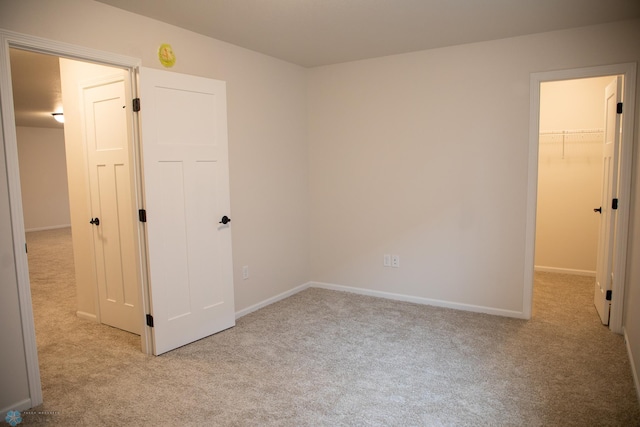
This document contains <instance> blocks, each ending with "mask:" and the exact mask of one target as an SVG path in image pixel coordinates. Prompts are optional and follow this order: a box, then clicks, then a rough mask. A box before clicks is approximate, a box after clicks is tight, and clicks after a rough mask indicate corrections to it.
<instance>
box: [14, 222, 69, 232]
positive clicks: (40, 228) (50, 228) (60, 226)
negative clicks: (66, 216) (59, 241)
mask: <svg viewBox="0 0 640 427" xmlns="http://www.w3.org/2000/svg"><path fill="white" fill-rule="evenodd" d="M60 228H71V224H62V225H51V226H48V227H36V228H27V229H25V230H24V232H25V233H30V232H32V231H47V230H58V229H60Z"/></svg>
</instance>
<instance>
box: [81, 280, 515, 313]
mask: <svg viewBox="0 0 640 427" xmlns="http://www.w3.org/2000/svg"><path fill="white" fill-rule="evenodd" d="M308 288H320V289H328V290H331V291H341V292H350V293H352V294H359V295H367V296H371V297H376V298H386V299H391V300H395V301H405V302H412V303H415V304H422V305H432V306H435V307H443V308H452V309H454V310H462V311H471V312H474V313H485V314H492V315H494V316H503V317H513V318H516V319H526V318H527V317H526V316H525V315H524V313H523V312H521V311H513V310H504V309H501V308H493V307H485V306H481V305H472V304H462V303H456V302H450V301H442V300H435V299H430V298H422V297H415V296H411V295H403V294H394V293H391V292H383V291H374V290H371V289H364V288H354V287H351V286H343V285H336V284H333V283H322V282H307V283H304V284H302V285H300V286H296V287H295V288H293V289H290V290H288V291H286V292H283V293H281V294H278V295H276V296H274V297H271V298H267V299H266V300H264V301H261V302H259V303H257V304H254V305H252V306H250V307H247V308H244V309H242V310H239V311H236V320H237V319H239V318H241V317H242V316H246V315H247V314H249V313H252V312H254V311H257V310H260V309H261V308H264V307H266V306H268V305H271V304H273V303H275V302H278V301H281V300H283V299H285V298H288V297H290V296H292V295H295V294H297V293H298V292H301V291H304V290H305V289H308ZM78 316H80V312H78ZM80 317H82V316H80ZM93 317H94V319H95V316H93Z"/></svg>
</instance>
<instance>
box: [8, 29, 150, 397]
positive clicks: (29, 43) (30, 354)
mask: <svg viewBox="0 0 640 427" xmlns="http://www.w3.org/2000/svg"><path fill="white" fill-rule="evenodd" d="M9 48H18V49H23V50H29V51H33V52H38V53H43V54H48V55H55V56H62V57H66V58H71V59H77V60H80V61H88V62H96V63H100V64H103V65H107V66H114V67H120V68H125V69H127V70H129V73H130V76H131V85H132V88H131V89H132V96H133V97H134V98H135V97H137V96H138V83H137V82H138V78H137V77H138V69H139V67H140V64H141V60H140V59H138V58H132V57H128V56H123V55H117V54H113V53H109V52H103V51H99V50H95V49H89V48H86V47H81V46H75V45H71V44H68V43H63V42H57V41H53V40H49V39H44V38H40V37H35V36H30V35H26V34H21V33H16V32H13V31H7V30H3V29H0V108H1V111H2V128H1V129H2V134H3V135H4V148H5V154H6V163H7V179H8V186H9V202H10V209H11V230H12V233H13V236H14V242H13V243H14V248H13V251H14V255H15V262H16V271H17V281H18V298H19V304H20V316H21V320H22V336H23V339H24V346H25V354H26V365H27V375H28V378H29V396H30V400H31V401H30V404H31V406H37V405H39V404H41V403H42V384H41V381H40V369H39V367H38V349H37V346H36V335H35V326H34V320H33V308H32V305H31V290H30V287H29V286H30V285H29V266H28V263H27V254H26V253H25V241H24V237H21V236H24V235H25V229H24V219H23V209H22V196H21V192H20V173H19V169H18V145H17V137H16V126H15V112H14V108H13V90H12V82H11V68H10V62H9ZM132 114H133V113H132ZM132 120H133V124H134V126H133V127H134V130H135V131H134V138H133V144H134V150H133V151H134V157H135V159H134V177H133V179H134V180H135V181H136V182H135V186H136V190H137V194H136V203H137V206H142V203H141V202H140V201H141V200H144V198H143V191H142V174H141V168H142V165H141V159H140V133H139V122H138V117H137V115H136V114H133V118H132ZM137 237H138V246H139V247H138V254H139V258H140V260H139V262H140V268H139V271H140V272H141V273H140V274H141V276H142V277H141V283H142V286H141V288H140V294H139V297H140V303H141V307H143V309H144V311H146V312H147V313H148V312H149V311H148V307H149V300H148V285H147V284H148V281H147V268H146V236H145V234H144V227H143V226H142V225H141V224H139V227H138V236H137ZM140 317H141V318H140V321H141V322H143V319H144V314H143V313H141V316H140ZM143 325H144V323H143ZM140 337H141V347H142V352H144V353H146V354H151V352H152V349H153V346H152V343H151V339H152V337H151V334H150V333H149V328H148V327H146V326H145V327H143V328H142V334H141V335H140Z"/></svg>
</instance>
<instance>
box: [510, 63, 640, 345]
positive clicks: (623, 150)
mask: <svg viewBox="0 0 640 427" xmlns="http://www.w3.org/2000/svg"><path fill="white" fill-rule="evenodd" d="M616 75H622V76H624V89H623V95H622V99H623V103H624V112H623V114H624V118H623V123H622V140H621V141H620V152H619V159H620V163H619V164H620V167H619V171H618V173H619V178H620V179H619V181H618V192H617V194H618V199H619V204H618V213H617V216H618V217H617V221H616V226H615V236H616V237H615V247H614V254H615V257H614V258H615V260H614V265H613V278H614V279H613V286H612V298H611V317H610V320H609V328H610V329H611V330H612V331H613V332H616V333H619V334H621V333H623V330H622V321H623V319H622V315H623V308H624V283H625V272H626V261H627V241H628V235H629V210H630V201H631V169H632V158H633V136H634V135H633V130H634V121H635V112H634V110H635V95H636V64H635V63H626V64H613V65H604V66H599V67H588V68H576V69H570V70H559V71H547V72H541V73H533V74H531V79H530V89H529V93H530V106H529V108H530V109H529V172H528V184H527V217H526V235H525V239H526V240H525V262H524V267H525V268H524V294H523V304H522V306H523V311H524V314H525V317H526V318H530V317H531V313H532V306H533V273H534V256H535V236H536V208H537V203H538V195H537V192H538V148H539V128H540V84H541V83H543V82H549V81H558V80H574V79H581V78H589V77H603V76H616Z"/></svg>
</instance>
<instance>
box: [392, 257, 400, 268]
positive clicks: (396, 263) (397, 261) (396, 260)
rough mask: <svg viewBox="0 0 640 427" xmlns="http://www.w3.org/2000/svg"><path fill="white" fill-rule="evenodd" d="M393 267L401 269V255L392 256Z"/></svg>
mask: <svg viewBox="0 0 640 427" xmlns="http://www.w3.org/2000/svg"><path fill="white" fill-rule="evenodd" d="M391 267H393V268H398V267H400V255H392V256H391Z"/></svg>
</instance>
